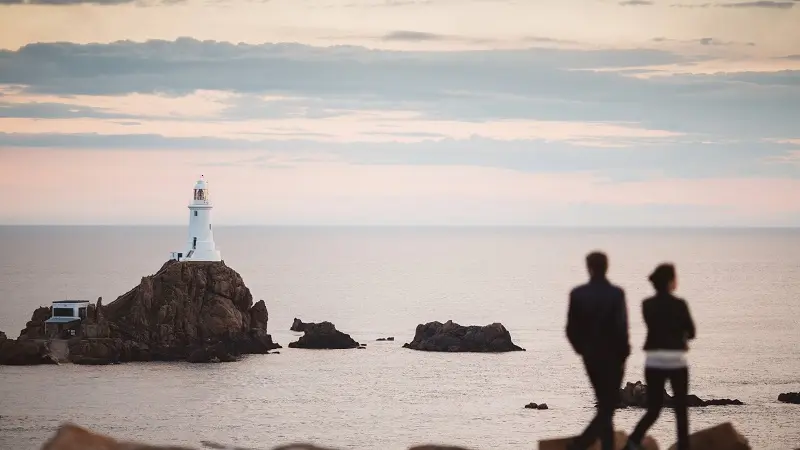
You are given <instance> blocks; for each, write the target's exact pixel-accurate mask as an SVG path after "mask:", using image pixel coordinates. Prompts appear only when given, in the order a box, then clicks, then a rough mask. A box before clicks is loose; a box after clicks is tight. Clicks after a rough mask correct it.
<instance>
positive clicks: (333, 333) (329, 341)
mask: <svg viewBox="0 0 800 450" xmlns="http://www.w3.org/2000/svg"><path fill="white" fill-rule="evenodd" d="M304 325H305V327H304V328H305V330H304V331H305V334H303V335H302V336H300V339H298V340H297V342H292V343H290V344H289V347H290V348H313V349H343V348H358V347H359V343H358V342H356V341H355V340H354V339H353V338H351V337H350V335H349V334H345V333H342V332H341V331H339V330H337V329H336V326H335V325H333V324H332V323H330V322H320V323H307V324H304Z"/></svg>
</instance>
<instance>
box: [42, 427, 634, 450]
mask: <svg viewBox="0 0 800 450" xmlns="http://www.w3.org/2000/svg"><path fill="white" fill-rule="evenodd" d="M203 447H204V448H210V449H215V450H247V449H245V448H242V447H229V446H225V445H221V444H216V443H213V442H203ZM41 450H198V449H194V448H190V447H176V446H169V445H167V446H158V445H150V444H144V443H139V442H125V441H117V440H116V439H114V438H112V437H110V436H105V435H102V434H97V433H93V432H91V431H89V430H87V429H85V428H82V427H79V426H77V425H74V424H64V425H62V426H61V427H60V428H59V429H58V430H57V431H56V434H55V436H53V437H52V438H51V439H50V440H48V441H47V442H45V443H44V445H43V446H42V449H41ZM272 450H336V449H334V448H329V447H318V446H316V445H312V444H302V443H295V444H288V445H281V446H278V447H273V448H272ZM409 450H470V449H466V448H463V447H453V446H447V445H443V446H442V445H432V444H427V445H418V446H414V447H411V448H409ZM648 450H649V449H648Z"/></svg>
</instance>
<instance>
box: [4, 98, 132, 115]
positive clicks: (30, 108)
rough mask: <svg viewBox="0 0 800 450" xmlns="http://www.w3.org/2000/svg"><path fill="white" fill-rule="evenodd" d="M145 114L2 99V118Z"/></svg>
mask: <svg viewBox="0 0 800 450" xmlns="http://www.w3.org/2000/svg"><path fill="white" fill-rule="evenodd" d="M142 117H143V116H137V115H131V114H123V113H117V112H112V111H108V110H106V109H103V108H94V107H89V106H80V105H74V104H69V103H52V102H46V103H45V102H42V103H40V102H30V103H8V102H2V101H0V118H3V119H8V118H36V119H67V118H95V119H134V118H142Z"/></svg>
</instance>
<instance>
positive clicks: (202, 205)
mask: <svg viewBox="0 0 800 450" xmlns="http://www.w3.org/2000/svg"><path fill="white" fill-rule="evenodd" d="M212 208H213V206H212V205H211V200H210V199H209V196H208V183H207V182H206V180H205V178H203V176H202V175H201V176H200V179H199V180H197V183H195V185H194V192H193V195H192V201H191V203H189V241H188V242H187V245H186V249H185V250H184V251H183V252H172V259H174V260H177V261H222V255H221V254H220V252H219V250H217V248H216V244H214V232H213V230H212V229H211V209H212Z"/></svg>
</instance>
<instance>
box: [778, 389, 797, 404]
mask: <svg viewBox="0 0 800 450" xmlns="http://www.w3.org/2000/svg"><path fill="white" fill-rule="evenodd" d="M778 401H779V402H782V403H792V404H795V405H800V392H785V393H783V394H781V395H779V396H778Z"/></svg>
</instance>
